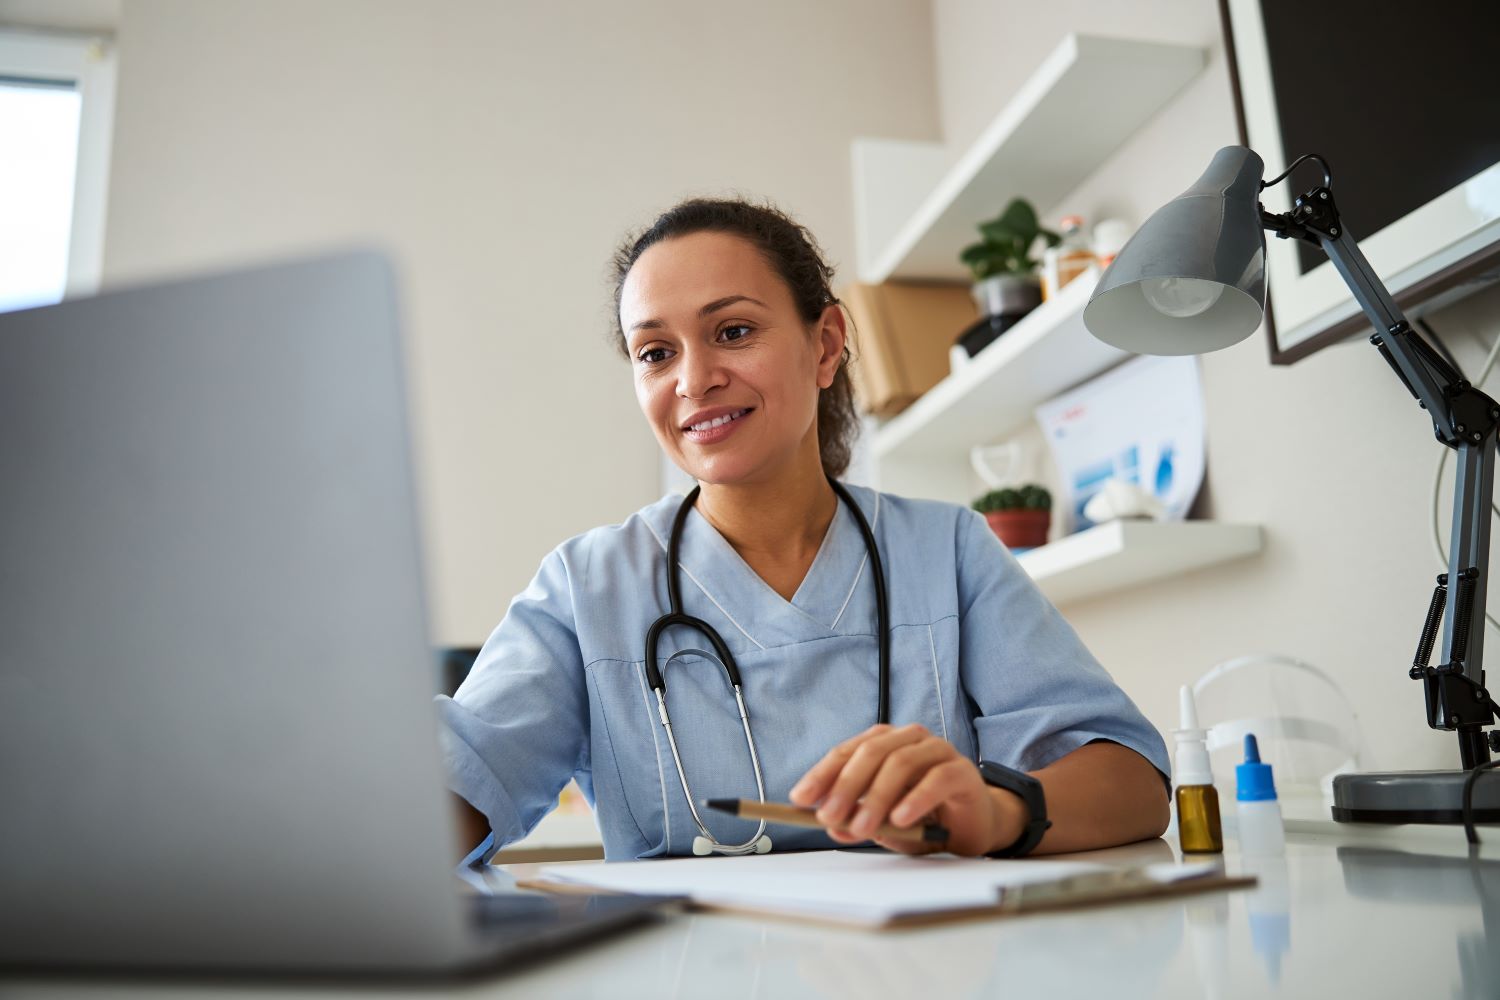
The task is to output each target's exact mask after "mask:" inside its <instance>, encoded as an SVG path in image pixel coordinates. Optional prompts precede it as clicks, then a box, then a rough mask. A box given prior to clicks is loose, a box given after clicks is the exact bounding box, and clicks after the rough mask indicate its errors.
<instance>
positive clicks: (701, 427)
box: [683, 408, 750, 431]
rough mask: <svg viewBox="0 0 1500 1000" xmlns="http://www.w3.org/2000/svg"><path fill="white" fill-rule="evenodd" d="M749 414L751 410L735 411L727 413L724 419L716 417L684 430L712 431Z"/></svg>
mask: <svg viewBox="0 0 1500 1000" xmlns="http://www.w3.org/2000/svg"><path fill="white" fill-rule="evenodd" d="M749 412H750V409H749V408H746V409H743V410H735V411H734V412H733V413H726V414H724V415H723V416H722V417H715V418H714V419H712V420H705V421H703V422H702V423H701V424H689V425H688V426H687V427H685V428H683V429H684V430H689V431H711V430H713V429H714V428H715V427H723V426H724V425H725V424H727V423H730V422H732V421H735V420H738V419H740V418H741V417H743V416H744V415H745V414H747V413H749Z"/></svg>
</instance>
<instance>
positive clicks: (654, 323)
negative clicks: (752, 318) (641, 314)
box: [630, 295, 770, 333]
mask: <svg viewBox="0 0 1500 1000" xmlns="http://www.w3.org/2000/svg"><path fill="white" fill-rule="evenodd" d="M736 302H753V303H755V304H756V305H758V306H760V307H761V308H762V309H769V308H770V307H769V306H767V305H766V304H765V303H764V302H762V301H761V300H760V299H755V298H751V297H750V296H748V295H726V296H724V297H723V298H722V299H714V300H713V301H712V302H710V303H708V304H707V305H705V306H704V307H703V308H702V309H699V310H698V317H699V318H700V319H701V318H703V317H704V316H708V315H711V314H713V313H716V312H718V311H719V310H720V309H723V308H725V307H726V306H732V305H734V304H735V303H736ZM664 326H666V324H665V323H663V322H662V321H661V320H659V319H643V320H641V321H640V322H639V323H632V324H631V325H630V332H631V333H634V332H635V331H637V330H659V329H661V328H662V327H664Z"/></svg>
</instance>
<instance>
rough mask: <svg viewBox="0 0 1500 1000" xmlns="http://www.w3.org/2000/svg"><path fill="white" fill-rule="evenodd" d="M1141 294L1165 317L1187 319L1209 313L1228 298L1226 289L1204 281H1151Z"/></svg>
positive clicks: (1149, 280) (1186, 279) (1142, 288)
mask: <svg viewBox="0 0 1500 1000" xmlns="http://www.w3.org/2000/svg"><path fill="white" fill-rule="evenodd" d="M1141 294H1143V295H1145V296H1146V301H1147V302H1149V303H1151V306H1152V308H1153V309H1155V310H1156V311H1157V312H1159V313H1161V314H1162V315H1163V316H1171V317H1172V318H1173V319H1186V318H1187V317H1189V316H1197V315H1198V314H1199V313H1203V312H1207V311H1208V310H1209V309H1211V308H1212V307H1213V304H1214V303H1215V302H1217V301H1219V296H1220V295H1223V294H1224V286H1223V285H1221V284H1219V283H1218V282H1217V281H1205V280H1204V279H1203V278H1147V279H1146V280H1145V281H1142V282H1141Z"/></svg>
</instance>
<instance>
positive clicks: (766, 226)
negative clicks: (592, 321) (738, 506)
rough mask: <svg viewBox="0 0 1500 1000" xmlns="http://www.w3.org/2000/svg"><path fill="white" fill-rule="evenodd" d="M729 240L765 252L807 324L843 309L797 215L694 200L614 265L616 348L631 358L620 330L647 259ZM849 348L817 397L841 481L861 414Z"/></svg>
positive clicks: (644, 234) (671, 212)
mask: <svg viewBox="0 0 1500 1000" xmlns="http://www.w3.org/2000/svg"><path fill="white" fill-rule="evenodd" d="M702 232H713V233H728V234H730V235H732V236H739V237H742V238H743V239H745V240H748V241H749V242H750V243H751V244H752V245H754V247H755V248H756V249H757V250H759V251H760V253H761V255H762V256H763V257H764V258H765V260H766V263H767V264H769V265H770V266H771V268H772V269H773V270H775V271H776V273H777V274H779V275H780V276H781V279H782V280H783V281H784V282H786V286H787V288H788V289H790V290H791V293H792V301H793V302H795V303H796V306H797V312H798V313H799V314H800V315H801V316H802V319H803V321H804V322H807V323H812V322H815V321H816V320H817V319H818V318H819V317H820V316H822V315H823V310H824V309H826V308H828V307H829V306H831V305H835V306H836V305H840V302H839V300H838V299H837V298H836V297H834V294H833V290H832V288H831V287H830V282H831V281H832V280H833V268H832V267H830V266H829V265H828V264H827V263H826V262H825V261H824V260H823V252H822V250H820V249H819V248H818V242H817V240H815V239H814V238H813V235H812V233H810V232H808V231H807V230H806V229H805V228H803V227H802V226H801V225H800V224H799V223H797V222H796V220H794V219H793V218H792V217H791V216H789V215H787V214H786V213H785V212H783V211H781V210H780V209H778V208H776V207H775V206H774V205H772V204H770V203H769V202H767V203H765V204H763V205H756V204H752V203H750V202H748V201H744V200H741V199H714V198H690V199H688V200H687V201H683V202H679V203H678V204H677V205H675V206H673V207H672V208H670V209H668V210H667V211H665V212H663V213H662V214H661V215H659V216H657V219H656V221H655V222H653V223H651V225H650V226H648V227H646V229H644V230H643V231H641V232H639V233H637V234H635V235H633V236H630V237H627V238H626V240H625V242H623V243H621V244H620V247H619V249H618V250H616V251H615V255H614V259H613V261H612V262H611V264H612V266H611V271H612V278H613V281H614V304H615V313H614V333H613V338H614V341H615V344H616V346H617V347H619V349H620V353H621V354H623V355H625V356H626V357H627V358H628V357H629V356H630V350H629V348H628V347H627V346H626V341H625V331H624V330H623V329H622V328H621V326H620V295H621V292H622V290H623V288H624V286H625V277H626V275H628V274H629V273H630V269H631V268H632V267H634V266H635V262H636V261H637V260H639V259H640V256H641V254H643V253H645V252H646V250H647V249H648V248H650V247H652V246H654V245H655V244H657V243H660V242H662V241H663V240H669V239H673V238H674V237H678V236H689V235H691V234H693V233H702ZM849 356H850V355H849V343H848V341H845V343H844V356H843V357H842V358H840V359H839V367H838V371H836V372H835V373H834V376H833V384H832V385H830V386H829V387H828V388H826V389H822V390H819V392H818V454H819V455H820V456H821V458H822V461H823V472H824V473H825V474H826V475H829V476H833V477H837V476H841V475H843V474H844V470H846V469H847V468H849V452H850V450H851V449H852V448H853V446H854V439H855V438H856V437H858V436H859V415H858V414H857V413H856V412H855V410H854V390H853V387H852V385H851V384H850V382H849Z"/></svg>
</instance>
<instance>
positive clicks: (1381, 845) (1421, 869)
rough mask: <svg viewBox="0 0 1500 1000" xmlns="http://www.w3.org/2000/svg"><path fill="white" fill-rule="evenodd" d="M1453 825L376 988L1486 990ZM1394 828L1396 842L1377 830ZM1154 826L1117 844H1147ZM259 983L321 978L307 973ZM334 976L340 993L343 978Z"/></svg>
mask: <svg viewBox="0 0 1500 1000" xmlns="http://www.w3.org/2000/svg"><path fill="white" fill-rule="evenodd" d="M1449 832H1451V833H1453V834H1454V836H1453V837H1452V838H1446V839H1439V838H1432V837H1426V838H1416V839H1415V840H1414V841H1413V840H1411V839H1410V838H1409V839H1408V840H1406V841H1403V840H1401V839H1399V838H1396V837H1380V836H1372V835H1370V834H1369V833H1368V832H1366V831H1354V832H1351V833H1347V834H1342V833H1339V832H1330V833H1328V834H1315V833H1293V834H1291V835H1290V836H1289V843H1288V845H1287V853H1286V857H1285V858H1284V859H1279V860H1276V861H1271V862H1261V863H1252V862H1250V861H1249V860H1247V859H1244V858H1241V857H1240V856H1239V855H1238V853H1237V852H1236V851H1235V849H1234V845H1233V844H1232V843H1231V845H1230V849H1229V851H1228V852H1227V853H1226V856H1225V861H1226V866H1227V868H1228V870H1229V871H1231V872H1236V871H1250V870H1253V871H1255V872H1256V873H1257V874H1258V875H1259V877H1260V879H1261V882H1260V885H1259V886H1258V887H1257V888H1255V889H1250V890H1241V891H1237V892H1220V893H1212V894H1206V895H1202V896H1195V897H1186V898H1182V899H1174V900H1162V901H1155V902H1142V903H1136V904H1132V905H1126V906H1115V907H1107V908H1099V909H1092V910H1081V911H1075V912H1071V913H1053V914H1045V915H1032V916H1025V917H1017V918H1013V919H1004V920H991V921H984V922H976V923H970V924H959V925H951V926H947V927H934V928H927V929H921V930H909V931H897V932H885V933H875V932H868V931H855V930H845V929H835V928H823V927H815V926H808V925H802V924H794V923H788V922H783V921H776V920H755V919H747V918H743V917H730V916H723V915H717V914H683V915H680V916H676V917H673V918H671V919H669V920H667V921H665V922H663V923H662V924H660V925H658V926H655V927H652V928H649V929H646V930H642V931H638V932H634V933H630V934H627V935H625V936H623V937H619V938H616V939H613V940H610V941H606V942H603V943H601V944H597V945H592V946H590V947H588V948H585V949H583V950H581V951H579V952H578V953H576V954H575V955H573V956H571V957H569V958H565V959H558V960H554V961H552V962H549V963H546V964H543V965H540V966H538V967H536V968H534V969H529V970H525V971H522V972H519V973H516V974H512V975H508V976H500V977H497V978H494V979H489V980H484V981H481V982H476V983H466V984H462V985H460V986H457V987H455V988H453V989H452V990H441V989H431V990H426V989H424V990H411V991H407V990H400V989H397V990H389V989H382V990H378V991H377V990H370V993H371V995H377V994H378V995H379V996H381V997H392V996H398V995H400V996H405V995H424V996H425V995H429V994H433V995H436V994H442V995H445V996H466V997H468V996H494V997H597V998H600V1000H606V998H608V1000H615V998H620V997H650V998H653V1000H668V998H676V997H698V996H713V997H716V998H720V1000H732V998H741V997H743V998H762V997H764V998H776V1000H780V998H787V997H818V998H829V1000H833V998H846V997H874V996H892V997H922V996H940V997H944V998H953V1000H958V998H965V997H995V996H1037V995H1041V996H1059V997H1096V996H1097V997H1119V998H1134V997H1141V998H1145V997H1151V998H1171V997H1191V998H1194V1000H1200V998H1210V1000H1217V998H1230V997H1280V996H1285V997H1308V996H1317V995H1326V996H1350V997H1355V996H1357V997H1371V998H1379V997H1412V996H1421V997H1443V998H1448V997H1486V998H1495V997H1500V830H1496V829H1495V828H1493V827H1491V828H1489V830H1488V831H1486V832H1487V833H1488V836H1489V837H1490V839H1491V840H1492V841H1494V842H1495V846H1491V847H1487V848H1486V849H1485V852H1484V854H1483V855H1482V857H1481V858H1480V859H1478V860H1470V859H1469V858H1468V857H1467V856H1466V854H1465V852H1464V850H1463V847H1462V834H1461V833H1459V832H1458V831H1456V830H1455V831H1449ZM1393 845H1394V846H1393ZM1170 851H1171V849H1170V848H1168V847H1167V846H1166V845H1165V844H1164V843H1163V842H1159V841H1158V842H1153V843H1151V844H1146V845H1136V846H1134V847H1130V848H1122V849H1119V850H1118V851H1115V852H1110V854H1111V855H1112V856H1113V857H1115V858H1117V859H1118V860H1120V861H1122V862H1130V861H1133V860H1141V859H1150V860H1156V859H1160V858H1161V857H1162V856H1164V855H1165V854H1167V853H1170ZM260 992H262V990H260V989H249V988H247V989H237V988H235V987H233V986H229V985H209V984H202V983H186V982H179V983H170V982H147V981H136V982H131V983H121V984H113V983H107V982H100V981H74V980H63V979H41V980H26V981H21V982H0V995H3V996H5V997H6V998H23V997H24V998H49V1000H51V998H62V997H69V998H72V997H88V996H98V997H106V996H108V997H115V996H128V997H146V996H151V997H174V996H194V997H197V996H226V997H229V996H233V997H245V996H249V995H257V994H259V993H260ZM264 992H265V993H266V994H267V995H275V996H286V995H288V992H293V993H295V994H296V995H306V996H316V995H327V994H326V993H324V992H322V991H319V990H317V989H313V988H302V989H297V990H295V991H286V990H276V991H271V990H264ZM339 992H341V993H342V992H344V990H342V989H340V990H339Z"/></svg>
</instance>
